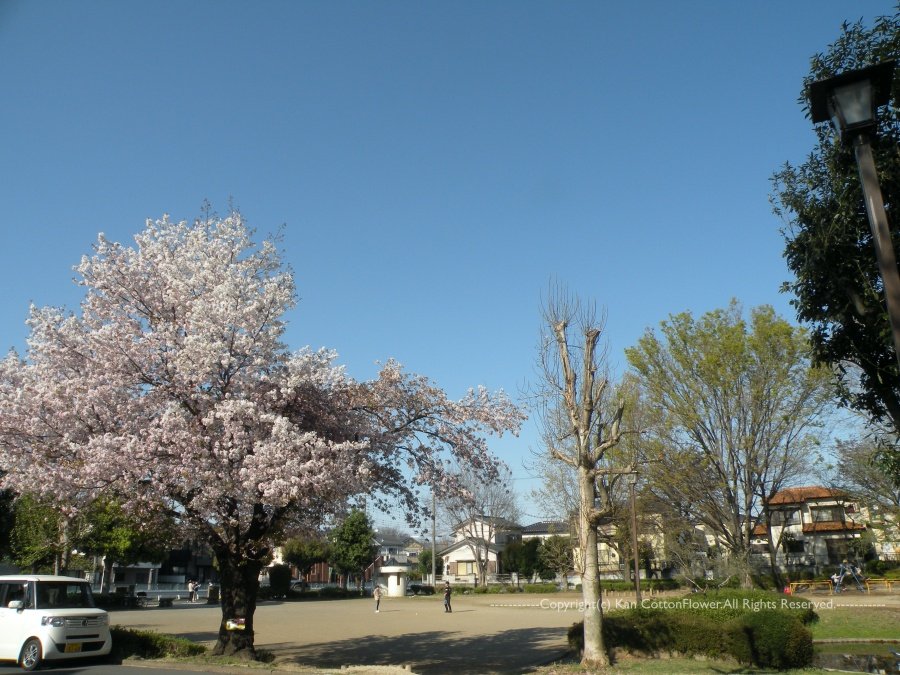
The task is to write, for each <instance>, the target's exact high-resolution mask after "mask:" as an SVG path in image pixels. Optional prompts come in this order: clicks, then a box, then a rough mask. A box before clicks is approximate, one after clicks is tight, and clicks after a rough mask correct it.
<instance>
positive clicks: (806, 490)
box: [769, 485, 850, 505]
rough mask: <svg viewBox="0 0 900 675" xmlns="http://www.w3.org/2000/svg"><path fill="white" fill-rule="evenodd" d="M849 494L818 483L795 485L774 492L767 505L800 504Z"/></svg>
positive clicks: (845, 496) (844, 496) (843, 496)
mask: <svg viewBox="0 0 900 675" xmlns="http://www.w3.org/2000/svg"><path fill="white" fill-rule="evenodd" d="M849 496H850V495H848V494H847V493H846V492H844V491H843V490H838V489H836V488H827V487H822V486H820V485H814V486H809V487H795V488H787V489H786V490H781V491H779V492H776V493H775V495H774V496H773V497H772V499H770V500H769V505H775V504H802V503H803V502H805V501H809V500H811V499H839V498H847V497H849Z"/></svg>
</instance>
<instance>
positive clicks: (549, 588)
mask: <svg viewBox="0 0 900 675" xmlns="http://www.w3.org/2000/svg"><path fill="white" fill-rule="evenodd" d="M522 590H523V591H524V592H525V593H556V592H557V591H558V590H559V587H558V586H557V585H556V584H525V585H523V586H522Z"/></svg>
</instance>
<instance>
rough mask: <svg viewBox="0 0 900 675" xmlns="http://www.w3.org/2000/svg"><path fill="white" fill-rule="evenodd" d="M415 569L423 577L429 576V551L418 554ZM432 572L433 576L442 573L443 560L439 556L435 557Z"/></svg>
mask: <svg viewBox="0 0 900 675" xmlns="http://www.w3.org/2000/svg"><path fill="white" fill-rule="evenodd" d="M417 569H418V571H419V574H421V575H422V576H423V577H425V576H428V575H429V574H431V549H425V550H424V551H422V552H421V553H420V554H419V564H418V567H417ZM434 570H435V571H434V573H435V574H443V573H444V559H443V558H441V557H440V556H437V558H436V559H435V564H434Z"/></svg>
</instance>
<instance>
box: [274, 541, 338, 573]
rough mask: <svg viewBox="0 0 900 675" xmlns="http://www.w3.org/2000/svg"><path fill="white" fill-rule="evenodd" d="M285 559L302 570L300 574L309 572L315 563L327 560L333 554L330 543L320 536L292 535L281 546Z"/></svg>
mask: <svg viewBox="0 0 900 675" xmlns="http://www.w3.org/2000/svg"><path fill="white" fill-rule="evenodd" d="M281 556H282V558H283V559H284V561H285V562H286V563H288V564H290V565H293V566H294V567H296V568H297V569H298V570H299V571H300V576H301V577H302V576H306V575H307V574H309V572H310V570H311V569H312V568H313V565H315V564H316V563H320V562H326V561H327V560H328V558H329V557H330V556H331V547H330V545H329V543H328V542H327V541H326V540H324V539H320V538H318V537H311V538H305V537H291V538H290V539H288V540H287V541H286V542H284V544H283V545H282V548H281Z"/></svg>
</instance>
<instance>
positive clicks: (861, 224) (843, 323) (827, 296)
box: [772, 13, 900, 484]
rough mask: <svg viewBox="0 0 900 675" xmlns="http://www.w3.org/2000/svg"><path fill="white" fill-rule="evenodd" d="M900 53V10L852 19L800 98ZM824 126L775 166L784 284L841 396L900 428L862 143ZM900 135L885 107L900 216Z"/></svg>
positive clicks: (892, 217) (884, 146) (878, 145)
mask: <svg viewBox="0 0 900 675" xmlns="http://www.w3.org/2000/svg"><path fill="white" fill-rule="evenodd" d="M898 56H900V13H895V14H894V15H893V16H886V17H881V18H879V19H877V20H876V21H875V23H874V25H873V26H872V27H871V28H868V27H865V26H863V25H862V22H856V23H845V24H844V26H843V27H842V30H841V34H840V35H839V36H838V38H837V40H836V41H835V42H834V43H833V44H831V45H829V46H828V47H827V49H826V50H825V51H824V52H822V53H820V54H816V55H815V56H814V57H813V58H812V59H811V68H810V72H809V74H808V75H807V76H806V77H805V78H804V80H803V83H802V92H801V96H800V102H801V104H802V105H803V106H804V108H805V109H807V110H808V102H807V100H806V91H807V88H808V86H809V84H810V83H812V82H813V81H816V80H821V79H825V78H828V77H832V76H834V75H837V74H839V73H841V72H844V71H846V70H854V69H857V68H861V67H863V66H867V65H871V64H873V63H878V62H881V61H885V60H888V59H896V58H897V57H898ZM799 84H800V83H798V85H799ZM798 89H800V87H799V86H798ZM816 133H817V138H818V142H817V144H816V147H815V148H814V149H813V150H812V152H811V153H810V155H809V156H808V158H807V160H806V161H805V162H804V163H803V164H800V165H797V166H794V165H791V164H785V165H784V167H783V168H782V169H781V170H780V171H778V172H777V173H775V175H774V176H773V189H774V195H773V198H772V202H773V204H774V209H775V213H776V214H777V215H779V216H781V217H782V218H783V220H784V221H785V223H786V225H785V227H784V228H783V230H782V235H783V236H784V239H785V250H784V257H785V260H786V262H787V265H788V268H789V269H790V271H791V272H792V277H793V279H792V280H791V281H787V282H785V283H784V285H783V286H782V290H783V291H785V292H789V293H791V294H792V295H793V296H794V299H793V300H792V304H793V305H794V307H795V308H796V311H797V318H798V319H799V320H800V321H801V322H803V323H805V324H807V325H809V326H810V328H811V334H810V340H811V343H812V346H813V352H814V357H815V359H816V360H817V361H818V362H820V363H826V364H830V365H832V366H833V367H834V368H835V370H836V372H837V375H838V377H839V378H840V396H841V402H842V403H843V404H844V405H846V406H848V407H850V408H853V409H855V410H859V411H862V412H863V413H864V414H866V415H867V416H868V417H869V418H870V419H871V420H872V421H874V422H876V423H881V424H889V425H890V426H892V427H893V430H894V432H895V434H896V433H897V432H900V373H898V370H897V359H896V356H895V354H894V348H893V344H892V339H891V329H890V324H889V321H888V318H887V312H886V309H885V304H884V298H883V292H882V283H881V278H880V274H879V272H878V265H877V262H876V257H875V250H874V244H873V237H872V235H871V230H870V227H869V223H868V219H867V215H866V209H865V205H864V201H863V194H862V188H861V186H860V182H859V177H858V171H857V167H856V162H855V160H854V156H853V150H852V148H850V147H849V146H848V145H847V144H842V143H840V142H839V141H838V139H837V138H836V135H835V134H834V133H833V132H832V130H831V129H830V128H829V125H828V124H820V125H819V126H818V127H817V128H816ZM898 144H900V109H898V108H897V107H894V106H888V107H887V108H886V109H883V110H881V111H880V112H879V124H878V130H877V134H876V140H875V142H874V143H873V153H874V155H875V162H876V165H877V168H878V176H879V181H880V184H881V190H882V193H883V197H884V203H885V206H886V209H887V211H888V221H889V222H892V223H895V224H896V223H897V222H898V216H897V214H896V213H894V212H893V211H895V209H894V206H895V205H897V204H900V155H898V154H897V146H898ZM898 241H900V240H897V239H896V238H895V240H894V248H895V253H896V248H897V244H898ZM886 466H887V467H888V468H889V469H890V470H892V471H893V475H894V477H895V480H898V481H900V454H898V453H897V451H896V450H887V451H886ZM898 484H900V483H898Z"/></svg>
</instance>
